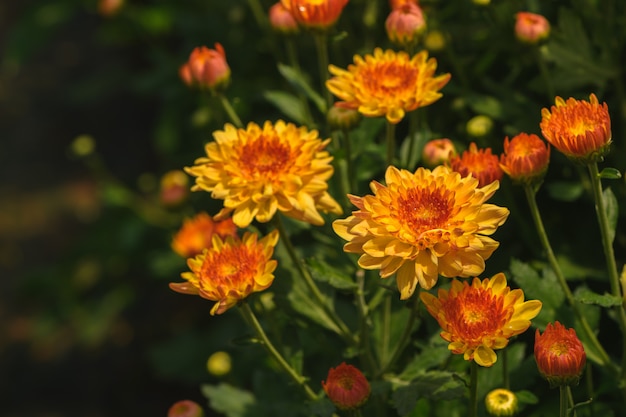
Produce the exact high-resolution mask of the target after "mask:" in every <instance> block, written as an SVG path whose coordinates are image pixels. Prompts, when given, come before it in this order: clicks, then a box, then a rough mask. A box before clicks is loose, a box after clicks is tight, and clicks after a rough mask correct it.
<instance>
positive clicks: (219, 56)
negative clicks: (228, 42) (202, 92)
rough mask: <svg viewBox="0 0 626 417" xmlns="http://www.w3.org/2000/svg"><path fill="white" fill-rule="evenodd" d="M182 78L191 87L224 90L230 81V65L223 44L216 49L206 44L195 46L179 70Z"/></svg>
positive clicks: (217, 45) (216, 46) (216, 45)
mask: <svg viewBox="0 0 626 417" xmlns="http://www.w3.org/2000/svg"><path fill="white" fill-rule="evenodd" d="M178 74H179V76H180V78H181V79H182V80H183V82H184V83H185V84H187V85H188V86H190V87H198V88H201V89H207V90H210V91H222V90H224V89H225V88H226V87H227V86H228V84H229V83H230V67H229V66H228V63H227V62H226V53H225V52H224V48H223V47H222V45H221V44H219V43H216V44H215V49H209V48H207V47H206V46H199V47H197V48H194V50H193V51H191V54H190V55H189V59H188V60H187V62H185V63H184V64H183V65H182V66H181V67H180V68H179V70H178Z"/></svg>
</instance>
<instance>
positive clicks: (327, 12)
mask: <svg viewBox="0 0 626 417" xmlns="http://www.w3.org/2000/svg"><path fill="white" fill-rule="evenodd" d="M280 2H281V3H282V4H283V6H285V8H286V9H287V10H289V11H290V12H291V14H292V15H293V17H294V18H295V19H296V21H297V22H298V23H299V24H300V25H302V26H303V27H305V28H309V29H322V30H324V29H328V28H330V27H331V26H333V25H334V24H335V22H337V19H339V16H340V15H341V12H342V11H343V8H344V7H345V6H346V4H348V0H280Z"/></svg>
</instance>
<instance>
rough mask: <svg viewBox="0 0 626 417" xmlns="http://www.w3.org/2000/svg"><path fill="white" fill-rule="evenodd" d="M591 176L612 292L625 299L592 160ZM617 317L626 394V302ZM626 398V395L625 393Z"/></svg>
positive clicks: (622, 377)
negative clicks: (620, 336)
mask: <svg viewBox="0 0 626 417" xmlns="http://www.w3.org/2000/svg"><path fill="white" fill-rule="evenodd" d="M587 168H588V169H589V176H590V177H591V187H592V188H593V198H594V200H595V208H596V215H597V217H598V223H599V225H600V234H601V236H602V247H603V249H604V257H605V260H606V267H607V270H608V272H609V282H610V284H611V293H612V294H613V295H614V296H615V297H618V298H619V299H623V297H624V294H622V292H621V288H620V279H619V273H618V272H617V263H616V262H615V253H614V252H613V240H612V237H611V226H610V225H609V219H608V217H607V215H606V206H605V203H604V197H603V196H602V182H601V178H600V173H599V172H598V164H597V163H596V162H591V163H589V164H588V165H587ZM615 309H616V310H617V311H616V313H617V317H618V323H619V326H620V329H621V331H622V372H621V380H622V389H623V390H624V391H625V394H626V311H624V303H621V304H620V305H618V306H616V307H615ZM624 398H626V395H624Z"/></svg>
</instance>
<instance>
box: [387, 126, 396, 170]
mask: <svg viewBox="0 0 626 417" xmlns="http://www.w3.org/2000/svg"><path fill="white" fill-rule="evenodd" d="M386 136H387V166H390V165H393V157H394V155H395V153H396V125H395V124H393V123H391V122H390V121H387V135H386Z"/></svg>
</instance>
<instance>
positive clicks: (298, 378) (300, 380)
mask: <svg viewBox="0 0 626 417" xmlns="http://www.w3.org/2000/svg"><path fill="white" fill-rule="evenodd" d="M240 311H241V312H242V314H243V316H244V318H245V319H246V321H247V322H248V323H250V325H251V326H252V327H253V328H254V330H255V331H256V333H257V336H259V338H260V339H261V341H262V342H263V346H265V349H266V350H267V351H268V353H269V354H270V355H271V356H272V357H273V358H274V359H275V360H276V361H277V362H278V364H279V365H280V366H281V368H283V370H284V371H285V372H287V374H288V375H289V376H290V377H291V379H293V380H294V381H295V382H296V384H298V385H299V386H301V387H302V389H303V390H304V392H305V394H306V396H307V397H309V399H310V400H316V399H317V395H316V394H315V392H313V390H312V389H311V387H309V386H308V384H307V383H306V378H305V377H303V376H302V375H300V374H298V373H297V372H296V371H295V370H294V369H293V368H292V367H291V366H290V365H289V364H288V363H287V361H286V360H285V358H283V356H282V355H281V354H280V353H279V352H278V350H276V348H275V347H274V345H273V344H272V342H271V341H270V340H269V338H268V337H267V335H266V334H265V331H264V330H263V327H261V324H260V323H259V320H257V318H256V315H255V314H254V312H253V311H252V309H251V308H250V306H249V305H248V303H246V302H244V303H242V304H241V309H240Z"/></svg>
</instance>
